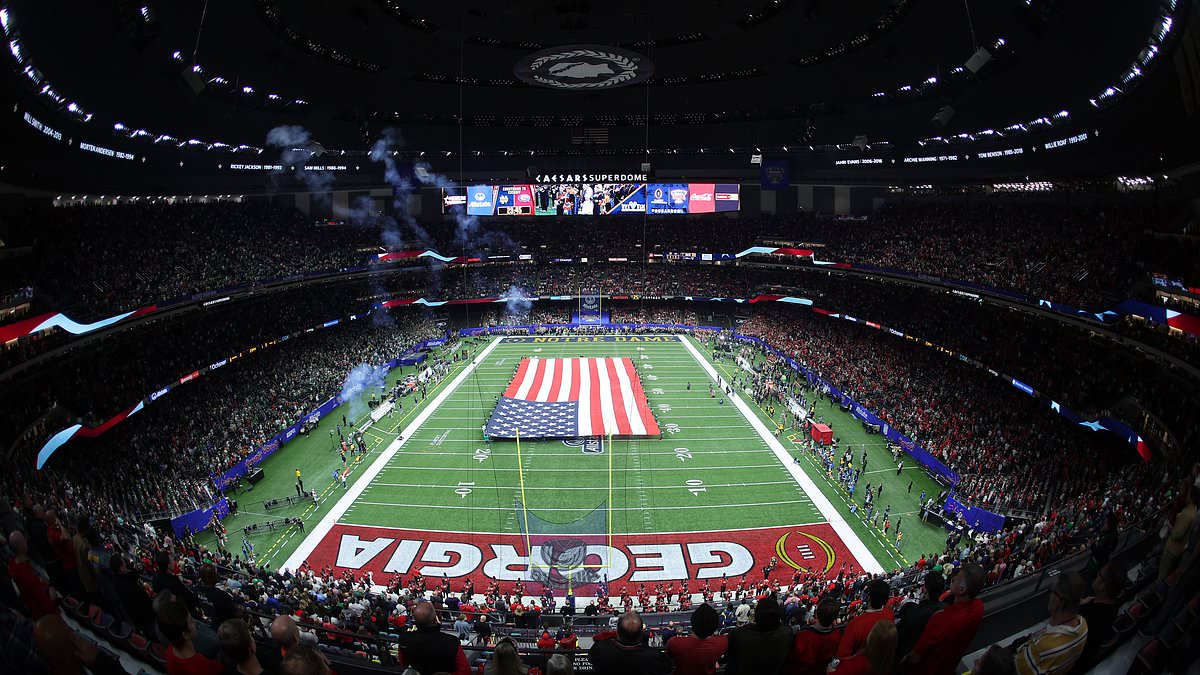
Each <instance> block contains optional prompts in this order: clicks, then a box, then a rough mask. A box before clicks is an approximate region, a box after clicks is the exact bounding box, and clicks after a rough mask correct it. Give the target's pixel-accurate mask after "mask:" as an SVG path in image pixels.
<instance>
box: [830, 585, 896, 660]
mask: <svg viewBox="0 0 1200 675" xmlns="http://www.w3.org/2000/svg"><path fill="white" fill-rule="evenodd" d="M891 595H892V590H891V588H889V587H888V583H887V582H886V581H884V580H883V579H875V580H873V581H871V583H869V584H867V611H865V612H863V613H862V614H859V615H858V616H856V617H854V618H853V619H851V620H850V623H848V624H846V632H845V633H844V634H843V635H842V641H841V643H840V644H839V645H838V651H837V655H838V658H839V659H844V658H847V657H850V656H853V655H854V653H855V652H857V651H858V650H860V649H862V648H863V647H866V646H867V635H869V634H870V633H871V628H873V627H874V626H875V624H876V623H878V622H880V621H892V620H893V619H894V618H895V617H893V616H892V610H890V609H888V608H887V607H886V605H887V601H888V598H889V597H891Z"/></svg>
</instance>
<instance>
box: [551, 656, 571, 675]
mask: <svg viewBox="0 0 1200 675" xmlns="http://www.w3.org/2000/svg"><path fill="white" fill-rule="evenodd" d="M571 672H572V671H571V661H570V660H569V659H568V658H567V657H566V656H563V655H562V654H555V655H554V656H551V657H550V658H549V659H546V675H571Z"/></svg>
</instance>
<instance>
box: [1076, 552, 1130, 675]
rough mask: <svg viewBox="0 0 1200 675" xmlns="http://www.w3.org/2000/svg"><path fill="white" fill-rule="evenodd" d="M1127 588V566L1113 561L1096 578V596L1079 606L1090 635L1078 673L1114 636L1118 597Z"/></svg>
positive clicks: (1088, 666) (1094, 591)
mask: <svg viewBox="0 0 1200 675" xmlns="http://www.w3.org/2000/svg"><path fill="white" fill-rule="evenodd" d="M1124 589H1125V567H1124V565H1121V564H1120V563H1119V562H1116V561H1113V560H1109V562H1108V564H1106V565H1105V566H1104V567H1101V568H1100V572H1099V574H1097V575H1096V578H1095V579H1094V580H1093V581H1092V597H1090V598H1088V599H1087V600H1085V601H1084V602H1083V603H1082V604H1080V606H1079V615H1080V616H1082V617H1083V618H1084V620H1085V621H1087V626H1088V636H1087V643H1086V644H1085V645H1084V647H1083V654H1082V655H1081V656H1080V657H1079V662H1078V664H1076V666H1075V669H1074V672H1077V673H1082V672H1084V669H1086V668H1090V667H1091V665H1092V661H1093V659H1094V658H1095V657H1096V654H1097V653H1099V651H1100V646H1101V645H1103V644H1104V643H1105V642H1108V639H1109V637H1111V636H1112V627H1113V622H1114V621H1116V620H1117V609H1118V607H1119V603H1118V602H1117V598H1118V597H1120V595H1121V591H1123V590H1124Z"/></svg>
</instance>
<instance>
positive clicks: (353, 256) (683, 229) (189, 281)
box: [0, 201, 1200, 319]
mask: <svg viewBox="0 0 1200 675" xmlns="http://www.w3.org/2000/svg"><path fill="white" fill-rule="evenodd" d="M347 219H348V221H349V222H343V221H338V222H334V223H332V224H330V223H322V224H314V223H313V222H312V221H311V219H308V218H306V217H305V216H304V215H303V214H301V213H300V212H299V211H297V210H295V209H285V208H281V207H279V206H276V205H273V204H272V203H270V202H268V201H247V202H244V203H236V204H235V203H217V204H193V205H173V206H165V205H142V206H110V207H70V208H48V207H47V208H40V209H34V210H31V211H29V212H28V213H25V214H23V215H20V216H17V217H11V216H10V217H8V218H7V219H6V220H5V221H4V222H0V240H2V241H4V242H5V244H6V245H7V247H9V248H11V249H14V250H15V249H21V248H23V247H31V254H30V255H22V256H18V257H15V258H11V259H10V262H11V264H9V263H6V267H7V268H8V269H7V270H5V271H4V272H3V273H0V297H10V296H11V297H23V296H24V295H25V294H27V292H28V291H29V289H32V296H33V300H34V306H35V310H38V311H41V310H58V311H64V312H66V313H68V314H70V315H71V316H73V317H76V318H78V319H87V318H95V317H100V316H106V315H110V314H112V313H114V312H116V311H119V310H128V309H133V308H137V307H143V306H148V305H151V304H155V303H160V302H162V301H165V300H169V299H172V298H177V297H180V296H184V295H189V294H194V293H199V292H203V291H209V290H215V289H220V288H226V287H231V286H240V285H246V284H255V283H260V282H263V281H265V280H268V279H273V278H278V277H285V276H290V275H295V274H301V273H307V272H325V271H336V270H341V269H347V268H352V267H361V266H364V265H367V264H369V263H371V262H372V261H374V260H375V255H376V254H378V253H380V252H384V251H389V250H412V249H425V248H433V249H436V250H439V251H440V252H441V253H442V254H444V255H450V256H457V255H481V254H483V255H487V254H493V255H496V254H514V253H529V254H532V255H533V256H535V258H538V259H541V260H546V259H549V258H554V257H571V258H579V257H589V258H590V259H591V260H592V261H593V262H594V261H596V260H598V259H606V258H608V257H614V256H618V257H628V258H629V259H631V260H645V259H647V258H648V256H649V255H650V254H666V253H669V252H691V253H695V252H712V253H736V252H739V251H742V250H744V249H745V248H747V247H749V246H754V245H761V244H764V243H768V242H774V243H776V244H802V245H805V246H809V247H811V248H813V249H814V250H815V251H816V257H817V258H818V259H821V260H831V261H836V262H851V263H857V264H866V265H876V266H884V267H890V268H896V269H900V270H908V271H912V272H917V273H921V274H930V275H938V276H943V277H948V278H951V279H959V280H965V281H971V282H976V283H982V284H987V285H990V286H994V287H997V288H1002V289H1011V290H1017V291H1020V292H1023V293H1026V294H1028V295H1030V296H1033V297H1036V298H1049V299H1052V300H1056V301H1059V302H1063V303H1067V304H1070V305H1075V306H1081V307H1086V308H1099V307H1105V308H1106V307H1107V305H1108V304H1110V303H1111V302H1112V301H1113V300H1116V299H1122V298H1124V297H1129V296H1131V295H1135V294H1138V293H1142V294H1144V293H1145V291H1146V289H1145V288H1143V286H1144V284H1145V282H1146V280H1147V275H1148V274H1149V273H1151V272H1161V273H1165V274H1168V275H1169V276H1173V277H1181V278H1183V279H1184V280H1185V282H1186V281H1188V280H1191V281H1190V282H1189V283H1191V284H1192V285H1197V284H1198V283H1200V282H1198V281H1197V280H1198V279H1200V263H1197V262H1196V261H1197V260H1200V255H1198V253H1200V250H1197V247H1196V245H1195V244H1194V243H1190V242H1189V241H1188V240H1186V239H1185V240H1182V241H1180V240H1171V239H1162V238H1158V237H1156V236H1155V235H1154V232H1155V231H1156V230H1161V229H1165V225H1164V224H1163V223H1164V222H1165V221H1166V220H1167V214H1165V213H1164V212H1161V211H1159V210H1158V209H1156V208H1155V207H1153V206H1152V205H1149V204H1143V203H1137V202H1128V203H1127V202H1115V203H1114V202H1106V203H1102V204H1100V203H1098V204H1095V205H1080V206H1074V205H1073V206H1064V205H1049V204H1043V203H1016V204H1014V203H1006V202H989V201H983V202H977V203H970V204H941V203H896V204H892V203H888V204H885V205H884V206H883V207H881V208H880V209H878V210H877V211H876V212H875V213H873V214H872V215H870V216H869V217H867V218H865V219H861V220H860V219H846V218H831V217H820V216H814V215H812V214H808V213H792V214H780V215H775V216H757V217H743V218H736V219H732V218H721V217H711V218H702V219H686V218H655V219H652V220H646V221H643V219H641V218H623V217H609V218H602V219H595V220H586V219H583V218H575V219H566V220H560V219H544V218H529V219H508V220H506V219H488V220H479V219H460V220H459V221H455V220H453V219H448V220H442V219H440V218H439V219H432V218H427V219H425V220H428V221H429V222H424V221H422V222H421V223H419V224H418V223H417V222H416V221H415V220H412V219H400V220H399V221H397V220H396V219H394V218H390V217H383V216H371V217H364V218H361V219H358V220H355V219H353V218H349V217H348V216H347ZM668 276H669V275H668ZM585 280H586V279H585ZM597 281H600V280H597ZM568 286H569V282H568ZM692 290H693V292H695V293H701V292H704V289H702V288H697V289H692Z"/></svg>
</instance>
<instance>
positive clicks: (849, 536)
mask: <svg viewBox="0 0 1200 675" xmlns="http://www.w3.org/2000/svg"><path fill="white" fill-rule="evenodd" d="M680 342H681V343H682V344H683V346H684V348H685V349H687V350H688V351H689V352H691V354H692V358H694V359H696V362H697V363H699V364H700V367H701V368H703V369H704V371H705V372H706V373H708V376H709V377H710V378H712V380H713V382H718V381H720V382H724V379H722V378H720V377H718V375H717V371H716V369H714V368H713V367H712V364H711V363H709V362H708V360H707V359H705V358H704V356H703V355H702V354H700V352H699V351H698V350H697V349H696V347H695V345H693V344H692V340H691V338H690V337H685V338H683V339H682V340H680ZM731 401H732V403H733V405H734V406H735V407H737V409H738V410H740V411H741V412H742V415H743V416H744V417H745V418H746V421H747V422H749V423H750V426H751V427H753V428H754V430H755V431H756V432H758V435H759V436H760V437H762V439H763V441H764V442H765V443H766V444H767V446H768V447H770V448H771V451H772V452H774V453H775V457H776V458H778V459H779V462H780V463H781V464H783V466H784V468H785V469H787V471H788V473H790V474H791V475H792V477H793V478H795V479H796V482H797V483H799V484H800V487H801V488H803V489H804V491H805V492H807V493H808V495H809V496H810V497H811V498H812V500H813V504H814V505H815V506H816V507H817V510H819V511H820V512H821V515H823V516H825V519H826V520H828V521H829V524H830V526H832V527H833V531H834V532H836V533H837V534H838V536H839V537H841V538H842V541H843V542H845V543H846V548H848V549H850V553H851V554H853V555H854V557H855V558H857V559H858V562H859V564H860V565H862V567H863V569H864V570H865V571H867V572H871V573H880V572H883V566H881V565H880V564H879V561H878V560H876V559H875V556H873V555H871V551H870V550H869V549H868V548H867V546H866V544H863V542H862V540H861V539H859V538H858V535H857V534H855V533H854V530H852V529H851V528H850V524H849V523H847V522H846V519H845V518H844V517H843V516H842V514H841V512H840V511H838V510H837V509H836V508H834V506H833V502H831V501H829V499H828V498H827V497H826V496H825V493H823V492H821V490H820V489H819V488H818V487H817V484H816V483H814V482H813V481H812V479H811V478H809V477H808V474H806V473H804V470H803V469H801V468H800V467H799V466H797V465H795V464H794V463H793V461H792V456H791V455H789V454H788V451H787V450H786V449H785V448H784V447H783V444H782V443H780V442H779V439H778V438H775V435H774V434H772V433H771V432H770V431H769V430H768V429H767V426H766V425H765V424H763V421H762V420H761V419H759V418H758V415H755V414H754V411H753V410H751V409H750V406H748V405H747V404H746V402H745V401H744V400H742V397H741V396H735V397H733V398H732V399H731ZM706 428H707V427H706Z"/></svg>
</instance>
